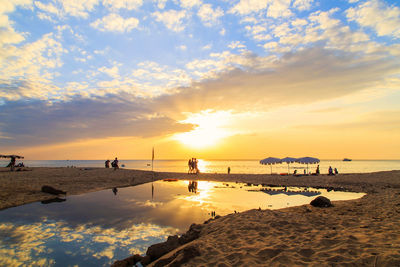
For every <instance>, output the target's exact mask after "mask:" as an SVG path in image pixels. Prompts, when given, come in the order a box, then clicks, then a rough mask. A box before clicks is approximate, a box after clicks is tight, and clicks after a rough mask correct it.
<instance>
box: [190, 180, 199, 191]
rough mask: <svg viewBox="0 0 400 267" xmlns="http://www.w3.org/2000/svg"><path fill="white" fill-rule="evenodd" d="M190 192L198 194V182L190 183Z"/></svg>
mask: <svg viewBox="0 0 400 267" xmlns="http://www.w3.org/2000/svg"><path fill="white" fill-rule="evenodd" d="M188 190H189V192H193V193H197V181H190V182H189V185H188Z"/></svg>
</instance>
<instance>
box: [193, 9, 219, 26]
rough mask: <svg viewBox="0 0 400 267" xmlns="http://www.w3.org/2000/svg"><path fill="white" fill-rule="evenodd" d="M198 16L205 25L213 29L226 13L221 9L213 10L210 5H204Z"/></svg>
mask: <svg viewBox="0 0 400 267" xmlns="http://www.w3.org/2000/svg"><path fill="white" fill-rule="evenodd" d="M197 15H198V16H199V17H200V19H201V21H202V22H203V24H204V25H206V26H208V27H211V26H213V25H215V24H217V23H218V20H219V18H220V17H221V16H223V15H224V11H223V10H222V8H220V7H217V8H216V9H213V8H212V6H211V5H210V4H204V5H202V6H201V7H200V9H199V11H198V12H197Z"/></svg>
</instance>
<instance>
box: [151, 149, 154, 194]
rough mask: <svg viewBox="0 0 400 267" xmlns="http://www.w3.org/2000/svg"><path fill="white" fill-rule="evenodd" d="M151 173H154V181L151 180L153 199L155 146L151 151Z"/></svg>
mask: <svg viewBox="0 0 400 267" xmlns="http://www.w3.org/2000/svg"><path fill="white" fill-rule="evenodd" d="M151 174H152V181H151V199H153V198H154V185H153V182H154V146H153V149H152V151H151Z"/></svg>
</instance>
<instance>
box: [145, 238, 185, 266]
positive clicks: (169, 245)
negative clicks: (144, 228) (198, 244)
mask: <svg viewBox="0 0 400 267" xmlns="http://www.w3.org/2000/svg"><path fill="white" fill-rule="evenodd" d="M179 245H180V244H179V238H178V236H177V235H174V236H169V237H168V239H167V241H165V242H163V243H158V244H154V245H151V246H150V247H149V248H148V249H147V252H146V255H148V256H149V257H150V258H151V261H155V260H156V259H158V258H160V257H161V256H162V255H164V254H167V253H168V252H170V251H172V250H174V249H176V248H177V247H178V246H179Z"/></svg>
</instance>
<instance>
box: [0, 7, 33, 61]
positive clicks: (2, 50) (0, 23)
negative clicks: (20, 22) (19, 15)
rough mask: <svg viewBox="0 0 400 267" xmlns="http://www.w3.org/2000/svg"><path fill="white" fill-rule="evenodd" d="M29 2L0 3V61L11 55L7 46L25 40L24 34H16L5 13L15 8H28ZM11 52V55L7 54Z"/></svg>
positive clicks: (11, 22)
mask: <svg viewBox="0 0 400 267" xmlns="http://www.w3.org/2000/svg"><path fill="white" fill-rule="evenodd" d="M31 5H32V1H31V0H15V1H1V3H0V60H2V58H5V57H7V55H10V54H12V51H10V48H9V47H6V46H7V45H9V44H18V43H20V42H22V41H24V40H25V37H24V33H18V32H16V31H15V29H14V28H13V24H14V22H13V21H11V20H9V18H8V16H7V13H12V12H14V11H15V9H16V7H18V6H20V7H23V8H29V7H30V6H31ZM11 49H12V48H11ZM9 52H11V53H9Z"/></svg>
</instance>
